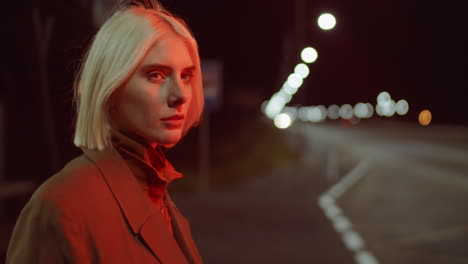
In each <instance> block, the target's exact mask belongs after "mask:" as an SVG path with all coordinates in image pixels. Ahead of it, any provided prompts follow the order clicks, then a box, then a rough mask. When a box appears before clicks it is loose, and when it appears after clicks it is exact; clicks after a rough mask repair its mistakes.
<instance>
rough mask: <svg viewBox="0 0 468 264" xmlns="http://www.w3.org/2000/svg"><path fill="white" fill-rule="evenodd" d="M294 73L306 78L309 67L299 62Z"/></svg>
mask: <svg viewBox="0 0 468 264" xmlns="http://www.w3.org/2000/svg"><path fill="white" fill-rule="evenodd" d="M294 73H297V74H299V76H301V77H302V78H306V77H307V76H308V75H309V67H307V65H306V64H304V63H299V64H298V65H296V67H295V68H294Z"/></svg>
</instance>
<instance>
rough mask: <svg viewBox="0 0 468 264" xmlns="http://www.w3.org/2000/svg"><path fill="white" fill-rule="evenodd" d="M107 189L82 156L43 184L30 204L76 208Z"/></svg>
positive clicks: (94, 168) (34, 194)
mask: <svg viewBox="0 0 468 264" xmlns="http://www.w3.org/2000/svg"><path fill="white" fill-rule="evenodd" d="M106 188H107V186H106V184H105V182H104V179H103V177H102V176H101V174H100V171H99V169H98V168H97V167H96V165H95V164H94V163H93V162H91V161H90V160H89V159H88V158H87V157H86V156H85V155H84V154H82V155H80V156H78V157H76V158H74V159H73V160H71V161H70V162H68V163H67V164H66V165H65V166H64V167H63V168H62V169H61V170H60V171H59V172H57V173H56V174H54V175H53V176H52V177H50V178H49V179H47V180H46V181H45V182H43V183H42V184H41V185H40V186H39V187H38V188H37V189H36V191H35V192H34V193H33V195H32V197H31V201H30V202H34V203H47V204H54V205H56V206H59V207H62V206H67V207H76V206H81V205H82V204H87V203H86V200H88V201H91V200H92V199H93V196H95V195H96V194H99V193H102V192H103V191H105V189H106Z"/></svg>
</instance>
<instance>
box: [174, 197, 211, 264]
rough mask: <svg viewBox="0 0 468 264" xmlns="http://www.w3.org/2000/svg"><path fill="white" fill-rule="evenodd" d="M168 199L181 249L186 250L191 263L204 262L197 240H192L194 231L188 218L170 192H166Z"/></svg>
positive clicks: (198, 263) (175, 234) (176, 237)
mask: <svg viewBox="0 0 468 264" xmlns="http://www.w3.org/2000/svg"><path fill="white" fill-rule="evenodd" d="M166 199H167V200H166V203H167V205H168V208H169V212H170V214H171V219H172V226H173V229H174V237H175V239H176V240H177V242H178V243H179V246H180V249H181V250H182V251H183V252H184V254H185V256H186V257H187V259H188V261H189V263H192V264H202V263H203V260H202V258H201V256H200V254H199V252H198V249H197V246H196V245H195V242H193V240H192V233H191V230H190V225H189V223H188V221H187V219H185V217H184V216H183V215H182V214H181V213H180V212H179V210H178V209H177V207H176V206H175V204H174V202H173V201H172V199H171V197H170V196H169V193H168V192H166Z"/></svg>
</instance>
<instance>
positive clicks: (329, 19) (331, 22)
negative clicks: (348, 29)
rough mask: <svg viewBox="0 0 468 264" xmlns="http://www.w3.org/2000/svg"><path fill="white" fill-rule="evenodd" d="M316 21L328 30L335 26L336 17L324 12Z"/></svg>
mask: <svg viewBox="0 0 468 264" xmlns="http://www.w3.org/2000/svg"><path fill="white" fill-rule="evenodd" d="M317 23H318V25H319V27H320V28H321V29H323V30H330V29H332V28H334V27H335V25H336V19H335V17H334V16H333V15H332V14H329V13H325V14H321V15H320V16H319V18H318V19H317Z"/></svg>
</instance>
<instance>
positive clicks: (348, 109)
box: [340, 104, 353, 119]
mask: <svg viewBox="0 0 468 264" xmlns="http://www.w3.org/2000/svg"><path fill="white" fill-rule="evenodd" d="M340 116H341V118H343V119H350V118H351V117H353V107H352V106H351V105H349V104H344V105H342V106H341V107H340Z"/></svg>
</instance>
